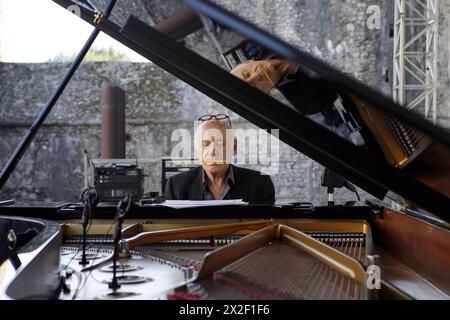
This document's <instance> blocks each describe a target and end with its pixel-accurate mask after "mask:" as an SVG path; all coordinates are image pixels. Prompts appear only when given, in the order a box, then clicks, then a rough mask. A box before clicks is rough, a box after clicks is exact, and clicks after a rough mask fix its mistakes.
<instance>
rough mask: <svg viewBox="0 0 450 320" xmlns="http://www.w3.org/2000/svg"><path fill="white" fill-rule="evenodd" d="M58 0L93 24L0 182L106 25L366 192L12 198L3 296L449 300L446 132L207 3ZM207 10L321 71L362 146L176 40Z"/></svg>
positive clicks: (0, 249) (4, 208)
mask: <svg viewBox="0 0 450 320" xmlns="http://www.w3.org/2000/svg"><path fill="white" fill-rule="evenodd" d="M53 1H54V2H55V3H57V4H59V5H60V6H62V7H63V8H70V9H71V10H73V8H74V7H73V6H77V8H79V13H80V18H81V19H83V20H85V21H86V22H87V23H90V24H91V25H93V26H94V27H95V31H94V32H93V34H92V35H91V38H90V39H89V41H88V43H87V44H86V45H85V47H84V48H83V49H82V51H81V52H80V54H79V56H78V57H77V58H76V59H75V61H74V63H73V64H72V65H71V67H70V68H69V70H68V72H67V73H66V75H65V78H64V79H63V81H62V82H61V84H60V86H59V88H58V90H57V91H56V92H55V95H54V96H52V97H51V98H50V100H49V102H48V104H47V105H46V107H45V109H44V110H43V111H42V112H41V114H40V115H39V116H38V118H37V119H36V121H35V123H34V125H33V127H32V128H31V129H30V130H29V132H28V133H27V135H26V136H25V137H24V139H23V140H22V142H21V144H20V145H19V146H18V148H17V150H16V152H15V153H14V154H13V155H12V156H11V158H10V160H9V161H8V162H7V163H6V164H5V165H4V167H3V169H2V173H1V176H0V182H1V183H0V187H2V186H3V185H4V184H5V182H6V180H7V179H8V177H9V176H10V174H11V173H12V171H13V170H14V168H15V166H16V165H17V163H18V162H19V160H20V158H21V156H22V155H23V153H24V152H25V151H26V148H27V146H28V145H29V144H30V143H31V141H32V139H33V137H34V135H35V134H36V132H37V130H38V129H39V126H40V125H41V124H42V122H43V121H44V120H45V117H46V115H47V114H48V113H49V112H50V111H51V108H52V107H53V106H54V104H55V103H56V100H57V99H58V97H59V95H60V94H61V92H62V91H63V90H64V87H65V85H66V84H67V82H69V81H70V78H71V76H72V75H73V74H74V72H75V71H76V68H77V67H78V65H79V63H80V62H81V60H82V59H83V57H84V55H85V54H86V52H87V50H88V49H89V46H90V45H91V44H92V42H93V41H94V40H95V37H96V36H97V35H98V33H99V32H103V33H105V34H107V35H109V36H111V37H112V38H114V39H116V40H117V41H119V42H121V43H122V44H124V45H126V46H127V47H129V48H131V49H132V50H134V51H136V52H137V53H139V54H140V55H142V56H143V57H145V58H147V59H149V60H150V61H152V62H153V63H155V64H156V65H158V66H159V67H161V68H163V69H164V70H166V71H168V72H169V73H171V74H173V75H174V76H176V77H177V78H179V79H181V80H183V81H184V82H186V83H188V84H189V85H191V86H192V87H194V88H196V89H197V90H199V91H201V92H203V93H204V94H206V95H207V96H209V97H211V98H212V99H214V100H216V101H217V102H218V103H220V104H222V105H223V106H225V107H227V108H229V109H230V110H232V111H233V112H235V113H237V114H238V115H240V116H242V117H243V118H245V119H247V120H248V121H250V122H251V123H253V124H255V125H257V126H258V127H260V128H262V129H273V128H276V129H279V139H280V140H281V141H283V142H285V143H286V144H288V145H289V146H291V147H292V148H294V149H295V150H298V151H299V152H301V153H303V154H305V155H307V156H308V157H310V158H311V159H313V160H315V161H317V162H318V163H320V164H322V165H323V166H325V167H326V168H329V169H330V170H332V171H333V172H335V173H337V174H339V175H340V176H342V177H344V178H345V179H347V180H348V181H350V182H351V183H353V184H355V185H357V186H358V187H360V188H361V189H363V190H365V191H367V193H368V194H370V195H372V196H371V197H367V199H364V200H365V201H364V202H358V203H356V204H350V205H328V206H320V205H315V204H305V203H290V204H276V205H275V206H262V205H241V206H216V207H196V208H183V209H174V208H171V207H166V206H163V205H145V204H142V203H139V202H133V201H131V199H124V200H122V201H121V202H120V203H119V204H118V205H110V206H108V205H103V206H102V205H96V204H95V203H91V202H89V199H87V201H85V202H83V203H69V202H68V203H64V204H62V203H60V204H53V203H34V204H26V205H24V204H15V203H3V204H2V205H1V206H0V228H1V229H0V253H1V255H0V299H125V300H126V299H154V300H203V299H206V300H216V299H217V300H222V299H226V300H227V299H232V300H236V299H263V300H278V299H283V300H285V299H289V300H291V299H292V300H295V299H332V300H346V299H352V300H366V299H449V297H450V273H449V272H448V270H449V269H450V225H449V221H450V151H449V150H450V149H449V147H450V134H449V132H448V131H445V130H443V129H442V128H439V127H437V126H435V125H433V124H432V123H429V122H428V121H426V120H424V119H422V118H421V117H420V116H418V115H417V114H414V113H412V112H410V111H408V110H406V109H404V108H402V107H401V106H399V105H397V104H396V103H394V102H393V101H392V100H391V99H390V98H388V97H386V96H384V95H382V94H380V93H378V92H377V91H375V90H373V89H371V88H369V87H367V86H365V85H364V84H362V83H361V82H359V81H357V80H355V79H353V78H351V77H349V76H348V75H346V74H344V73H342V72H340V71H338V70H336V69H335V68H332V67H330V66H329V65H327V64H325V63H324V62H322V61H320V60H318V59H317V58H315V57H313V56H311V55H309V54H307V53H305V52H303V51H301V50H299V49H298V48H296V47H294V46H292V45H290V44H288V43H286V42H283V41H281V40H280V39H278V38H277V37H274V36H273V35H271V34H268V33H267V32H265V31H262V30H260V29H259V28H257V27H256V26H254V25H253V24H251V23H249V22H247V21H245V20H244V19H242V18H240V17H238V16H236V15H234V14H232V13H230V12H228V11H226V10H225V9H223V8H221V7H219V6H217V5H215V4H213V3H210V2H208V1H204V0H185V1H184V2H185V5H186V7H187V10H188V11H184V12H183V16H184V18H186V19H184V20H183V19H181V21H184V25H183V23H181V24H182V27H181V28H180V25H177V24H173V23H172V24H170V23H166V24H165V25H164V26H163V27H161V26H151V25H148V24H147V23H145V22H143V21H141V20H140V19H139V18H137V17H135V16H133V15H131V14H130V15H129V16H127V17H126V19H118V20H116V19H112V18H111V12H113V8H114V5H115V4H116V1H113V0H110V1H108V3H107V5H106V6H105V8H104V9H101V10H99V9H98V8H95V7H93V6H92V5H91V4H92V1H75V0H53ZM94 2H95V1H94ZM186 12H188V13H187V14H186ZM200 16H201V17H202V18H207V19H210V21H213V22H214V23H215V24H217V25H220V26H221V27H223V28H227V29H228V30H232V31H234V32H236V33H238V34H240V36H242V37H243V38H246V39H251V40H253V41H255V42H256V43H259V44H264V46H265V47H266V48H268V49H270V50H271V51H273V52H276V53H277V54H279V55H280V56H282V57H284V58H286V59H289V60H290V61H293V62H296V63H299V64H301V65H302V66H303V67H305V68H308V69H309V70H311V71H312V72H314V74H315V75H316V76H317V75H318V76H319V77H320V79H321V81H323V82H324V83H326V84H327V86H328V87H331V88H333V89H334V90H335V91H336V92H338V93H339V95H340V96H341V97H343V98H344V101H345V103H344V106H345V108H346V109H347V111H349V112H352V114H353V115H354V116H355V118H356V120H357V122H358V124H359V126H360V134H361V136H362V137H363V139H364V142H365V143H364V144H363V145H356V144H354V143H351V142H350V141H348V140H346V139H344V138H342V137H340V136H338V135H336V134H335V133H333V132H332V131H330V130H328V129H327V128H326V127H324V126H322V125H320V124H318V123H316V122H315V121H313V120H311V119H310V118H308V117H306V116H304V115H303V114H301V113H300V112H298V111H296V110H295V109H293V108H292V107H291V106H289V105H287V104H286V103H285V102H283V101H281V100H279V99H276V98H274V97H272V96H269V95H266V94H264V93H263V92H260V91H259V90H257V89H256V88H254V87H252V86H250V85H248V84H247V83H245V82H243V81H241V80H239V79H238V78H236V77H234V76H233V75H231V74H230V73H229V71H228V70H226V69H225V68H224V66H219V64H218V63H217V61H215V62H213V61H209V60H208V59H206V58H204V57H202V56H201V55H199V54H198V53H196V52H195V51H194V50H191V49H188V48H186V47H185V46H183V44H182V43H180V42H179V41H177V40H179V39H180V38H182V37H183V36H185V35H186V34H187V33H189V30H190V29H192V28H194V25H195V24H198V23H199V21H201V20H200V19H199V17H200ZM122 18H123V17H122ZM186 30H187V31H186ZM190 31H192V30H190ZM193 120H195V119H193ZM86 210H88V211H86ZM86 212H88V213H89V215H86ZM82 217H83V219H84V226H85V227H86V225H87V230H86V228H83V224H82V223H80V219H81V218H82ZM86 219H88V220H86ZM83 229H85V231H86V233H84V230H83ZM83 253H84V255H83ZM83 259H85V260H87V262H86V261H85V263H80V262H82V260H83ZM113 274H114V275H115V276H113Z"/></svg>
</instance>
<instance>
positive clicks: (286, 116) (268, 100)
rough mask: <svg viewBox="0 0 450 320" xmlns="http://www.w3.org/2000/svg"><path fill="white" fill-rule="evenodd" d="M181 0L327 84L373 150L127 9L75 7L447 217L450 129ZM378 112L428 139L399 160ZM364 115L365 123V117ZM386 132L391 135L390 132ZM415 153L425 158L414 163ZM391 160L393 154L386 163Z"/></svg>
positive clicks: (371, 181) (333, 161)
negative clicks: (108, 11) (121, 15)
mask: <svg viewBox="0 0 450 320" xmlns="http://www.w3.org/2000/svg"><path fill="white" fill-rule="evenodd" d="M53 1H54V2H56V3H58V4H60V5H61V6H63V7H64V8H68V7H69V6H70V5H73V4H74V3H75V2H73V1H70V0H53ZM119 1H120V0H119ZM184 2H185V3H186V4H187V5H188V6H190V7H191V8H193V9H194V10H196V11H198V12H199V13H200V14H201V15H204V16H208V17H210V18H211V19H212V20H213V21H215V22H216V23H218V24H220V25H223V26H225V27H227V28H229V29H231V30H236V31H237V32H238V33H240V34H241V35H243V36H244V37H246V38H248V39H252V40H254V41H255V42H257V43H262V44H264V46H265V47H266V48H268V49H270V50H272V51H274V52H278V53H279V54H280V55H281V56H283V57H286V58H287V59H289V60H291V61H294V62H297V63H300V64H301V65H303V66H305V67H307V68H309V69H311V70H313V71H314V72H315V73H317V74H319V75H320V77H321V79H323V80H324V81H326V82H327V83H328V84H329V85H331V86H333V87H334V88H336V89H337V90H338V91H339V92H340V93H344V94H346V95H347V96H348V97H350V98H351V101H352V102H353V104H354V106H355V108H357V110H358V111H359V113H360V118H361V119H362V120H364V121H363V122H364V123H365V125H366V130H367V132H368V133H369V134H368V136H369V137H370V138H371V139H372V140H373V141H376V142H377V144H378V150H377V151H373V150H371V149H370V148H369V150H370V151H369V150H367V149H366V148H362V147H358V146H356V145H354V144H352V143H350V142H348V141H347V140H345V139H343V138H341V137H339V136H337V135H335V134H334V133H332V132H331V131H329V130H327V129H326V128H324V127H322V126H320V125H319V124H317V123H315V122H314V121H312V120H310V119H308V118H307V117H305V116H303V115H301V114H300V113H299V112H297V111H295V110H293V109H292V108H291V107H289V106H287V105H286V104H284V103H282V102H280V101H278V100H276V99H274V98H272V97H271V96H268V95H266V94H264V93H262V92H260V91H259V90H257V89H255V88H253V87H251V86H250V85H248V84H246V83H244V82H243V81H241V80H239V79H238V78H236V77H234V76H233V75H231V74H229V73H228V72H227V71H225V70H224V69H222V68H221V67H219V66H217V65H216V64H214V63H212V62H210V61H208V60H207V59H205V58H203V57H201V56H200V55H198V54H197V53H195V52H193V51H192V50H189V49H187V48H185V47H183V46H182V45H181V44H179V43H177V42H176V41H175V40H173V39H172V38H170V37H169V36H167V35H165V34H163V33H161V32H159V31H157V30H155V29H154V28H152V27H150V26H149V25H147V24H146V23H144V22H142V21H140V20H139V19H137V18H135V17H134V16H130V17H128V20H127V21H126V23H124V24H123V25H118V24H116V23H115V22H113V21H112V19H105V20H103V21H101V22H100V23H95V22H94V18H95V17H94V16H95V14H94V13H93V12H92V11H90V10H87V9H85V8H83V7H81V8H80V9H81V18H82V19H84V20H85V21H87V22H88V23H90V24H92V25H94V26H95V27H96V28H98V29H100V30H101V31H102V32H104V33H106V34H108V35H109V36H111V37H112V38H114V39H116V40H117V41H119V42H121V43H122V44H124V45H126V46H127V47H129V48H130V49H132V50H134V51H136V52H137V53H139V54H140V55H142V56H144V57H146V58H147V59H149V60H150V61H152V62H153V63H155V64H156V65H158V66H160V67H161V68H163V69H165V70H166V71H168V72H169V73H171V74H173V75H174V76H176V77H178V78H179V79H181V80H183V81H184V82H186V83H188V84H189V85H191V86H193V87H194V88H196V89H197V90H199V91H201V92H203V93H204V94H206V95H208V96H209V97H211V98H212V99H214V100H216V101H217V102H219V103H221V104H222V105H223V106H225V107H227V108H229V109H230V110H232V111H233V112H235V113H237V114H239V115H240V116H242V117H243V118H245V119H247V120H249V121H250V122H252V123H254V124H255V125H257V126H259V127H260V128H263V129H279V138H280V140H282V141H283V142H285V143H287V144H288V145H290V146H291V147H293V148H294V149H296V150H298V151H300V152H301V153H303V154H305V155H306V156H308V157H310V158H311V159H314V160H315V161H317V162H318V163H320V164H322V165H324V166H325V167H328V168H330V169H331V170H333V171H335V172H336V173H338V174H340V175H341V176H343V177H345V178H346V179H348V180H349V181H351V182H352V183H354V184H356V185H358V186H359V187H361V188H362V189H364V190H366V191H367V192H369V193H371V194H372V195H374V196H375V197H377V198H380V199H383V198H384V197H385V196H386V194H387V192H388V191H391V192H393V193H395V194H397V195H399V196H401V197H402V198H403V199H406V200H407V201H408V202H410V203H411V204H414V205H415V206H417V207H418V208H421V209H424V210H427V211H429V212H431V213H433V214H434V215H436V216H438V217H440V218H442V219H444V220H446V221H447V222H450V190H449V184H450V183H449V181H450V173H449V172H450V156H449V155H450V151H449V148H450V134H449V133H448V132H445V131H444V130H442V129H441V128H439V127H437V126H435V125H433V124H431V123H430V122H428V121H426V120H424V119H422V118H421V117H420V116H418V115H416V114H414V113H412V112H409V111H407V110H406V109H404V108H402V107H400V106H399V105H397V104H396V103H394V102H393V101H392V100H391V99H389V98H387V97H385V96H383V95H381V94H380V93H378V92H376V91H374V90H372V89H370V88H368V87H367V86H365V85H363V84H362V83H360V82H358V81H356V80H354V79H352V78H350V77H349V76H348V75H345V74H344V73H342V72H340V71H338V70H336V69H335V68H332V67H330V66H328V65H327V64H325V63H323V62H322V61H320V60H318V59H317V58H314V57H313V56H311V55H309V54H307V53H305V52H302V51H300V50H298V49H297V48H295V47H293V46H291V45H289V44H287V43H285V42H283V41H281V40H279V39H277V38H276V37H274V36H272V35H270V34H268V33H267V32H264V31H262V30H260V29H258V28H257V27H256V26H254V25H252V24H250V23H248V22H246V21H244V20H243V19H241V18H239V17H237V16H235V15H234V14H231V13H229V12H227V11H226V10H224V9H222V8H220V7H218V6H216V5H214V4H211V3H209V2H207V1H203V0H185V1H184ZM113 16H114V13H113ZM256 106H257V107H256ZM380 117H381V118H382V119H385V120H386V118H389V119H390V120H392V121H391V122H389V121H387V122H386V123H384V126H386V125H388V126H391V129H392V132H393V133H395V132H394V131H395V130H394V128H392V125H395V123H394V124H393V122H396V121H398V122H399V123H400V124H401V125H402V126H408V127H410V128H413V130H414V131H417V132H419V134H420V136H426V137H427V141H429V144H430V143H431V146H429V147H428V148H426V149H425V152H423V154H421V155H420V156H419V157H417V158H416V159H415V160H414V161H411V163H410V164H409V163H408V165H407V166H405V165H404V163H403V162H402V161H403V160H401V159H400V160H398V159H395V158H396V155H395V150H387V149H389V148H390V147H389V145H387V144H388V143H386V142H383V141H382V140H383V139H385V134H383V133H379V132H375V131H374V130H375V129H376V127H379V123H377V122H376V121H375V120H376V119H377V118H380ZM378 120H379V119H378ZM385 120H383V121H385ZM371 121H373V123H370V122H371ZM365 138H366V137H365ZM388 138H389V139H392V134H390V135H389V137H388ZM378 139H381V140H378ZM369 140H370V139H369ZM367 142H368V141H366V143H367ZM383 143H384V145H383ZM398 144H400V143H398ZM399 147H401V145H400V146H399V145H397V149H398V148H399ZM393 149H395V148H393ZM386 150H387V151H386ZM403 151H404V149H403ZM422 151H423V150H422ZM389 152H390V153H391V154H390V155H389ZM436 154H439V157H436ZM383 155H384V156H383ZM418 159H425V160H423V163H421V164H420V165H417V164H416V162H418V161H419V160H418ZM430 159H431V160H430ZM433 159H434V160H436V159H438V160H439V161H438V162H439V163H438V164H437V165H436V166H435V165H434V164H433V165H431V166H430V165H429V163H430V161H431V162H433V161H434V160H433ZM395 161H398V162H397V164H395V165H394V163H395ZM404 162H408V160H405V161H404ZM402 163H403V164H402ZM411 168H412V169H411Z"/></svg>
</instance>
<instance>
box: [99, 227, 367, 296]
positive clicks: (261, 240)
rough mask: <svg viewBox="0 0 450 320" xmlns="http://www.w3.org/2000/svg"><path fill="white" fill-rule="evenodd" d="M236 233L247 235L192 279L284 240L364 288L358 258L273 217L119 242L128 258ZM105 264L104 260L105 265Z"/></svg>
mask: <svg viewBox="0 0 450 320" xmlns="http://www.w3.org/2000/svg"><path fill="white" fill-rule="evenodd" d="M291 224H292V226H295V227H297V228H302V227H303V228H305V229H308V230H317V229H318V228H319V224H318V222H317V221H314V220H311V221H298V222H296V223H295V222H291ZM162 227H167V226H162ZM349 227H350V230H349ZM142 228H143V225H140V224H135V225H131V226H129V227H127V228H126V229H124V232H127V230H128V232H129V231H131V230H133V231H137V230H142ZM319 229H324V231H325V230H329V231H347V232H348V231H360V232H361V231H362V232H364V234H367V233H368V232H369V231H370V228H369V225H368V224H367V223H366V222H365V221H354V222H351V221H350V222H349V221H345V222H337V221H329V222H328V223H327V222H323V223H320V228H319ZM233 233H234V234H236V233H239V234H248V235H247V236H245V237H243V238H242V239H240V240H237V241H236V242H233V243H230V244H228V245H225V246H223V247H220V248H218V249H215V250H213V251H211V252H209V253H207V254H206V255H205V258H204V260H203V262H202V265H201V268H200V270H199V272H198V274H197V276H196V277H195V278H194V279H193V280H192V281H191V282H198V281H201V280H204V279H207V278H209V277H212V276H213V274H214V272H216V271H218V270H220V269H222V268H224V267H226V266H227V265H230V264H231V263H233V262H235V261H237V260H239V259H240V258H243V257H245V256H246V255H248V254H250V253H252V252H254V251H255V250H258V249H260V248H262V247H264V246H266V245H267V244H269V243H270V242H272V241H275V240H282V241H285V242H287V243H289V244H291V245H293V246H294V247H295V248H297V249H299V250H302V251H304V252H306V253H307V254H309V255H311V256H313V257H314V258H315V259H318V260H319V261H320V262H322V263H324V264H326V265H327V266H329V267H331V268H332V269H334V270H336V271H337V272H338V273H339V274H341V275H343V276H345V277H348V278H350V279H353V280H355V281H357V282H359V283H360V284H362V285H363V287H365V284H366V281H367V274H366V272H365V270H364V268H363V266H362V264H361V263H360V262H358V261H357V260H356V259H354V258H352V257H350V256H348V255H346V254H344V253H342V252H341V251H339V250H337V249H335V248H332V247H331V246H328V245H326V244H324V243H322V242H320V241H319V240H316V239H314V238H313V237H311V236H308V235H306V234H305V233H303V232H301V231H299V230H296V229H294V228H293V227H290V226H287V225H284V224H280V223H276V222H275V221H273V220H266V221H253V222H239V223H229V224H222V225H207V226H195V227H188V228H177V229H173V228H172V229H169V230H154V231H148V232H142V233H139V234H137V235H135V236H133V237H131V238H128V239H122V240H121V241H120V247H121V249H122V250H123V251H122V253H121V255H122V256H123V257H128V256H129V255H130V250H131V249H132V248H135V247H137V246H143V245H148V244H152V243H158V242H162V241H168V240H179V239H186V238H198V237H208V236H217V235H227V234H233ZM103 263H104V261H103V262H102V264H103ZM368 296H369V294H368V290H364V292H363V297H364V298H365V299H366V298H368Z"/></svg>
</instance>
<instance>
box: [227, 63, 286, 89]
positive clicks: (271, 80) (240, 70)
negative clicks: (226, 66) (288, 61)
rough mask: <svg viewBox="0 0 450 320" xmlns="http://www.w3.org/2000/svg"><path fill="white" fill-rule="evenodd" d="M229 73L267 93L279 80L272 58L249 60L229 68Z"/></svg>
mask: <svg viewBox="0 0 450 320" xmlns="http://www.w3.org/2000/svg"><path fill="white" fill-rule="evenodd" d="M231 74H233V75H234V76H236V77H238V78H239V79H241V80H243V81H245V82H247V83H248V84H249V85H251V86H252V87H255V88H257V89H259V90H261V91H263V92H265V93H267V94H269V93H270V90H271V89H272V88H273V87H274V84H275V83H278V81H279V80H280V75H279V74H278V71H277V68H276V64H275V61H274V60H261V61H254V60H249V61H247V62H244V63H242V64H240V65H238V66H237V67H236V68H234V69H233V70H231Z"/></svg>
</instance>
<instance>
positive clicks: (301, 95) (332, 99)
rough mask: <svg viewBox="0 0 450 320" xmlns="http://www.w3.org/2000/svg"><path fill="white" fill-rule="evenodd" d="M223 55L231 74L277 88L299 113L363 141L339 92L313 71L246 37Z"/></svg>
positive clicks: (265, 89)
mask: <svg viewBox="0 0 450 320" xmlns="http://www.w3.org/2000/svg"><path fill="white" fill-rule="evenodd" d="M224 56H225V58H227V59H229V58H230V57H231V56H232V57H233V59H232V61H236V63H235V66H234V68H233V69H232V70H231V73H232V74H233V75H234V76H236V77H238V78H239V79H241V80H243V81H245V82H246V83H248V84H249V85H251V86H253V87H255V88H257V89H259V90H261V91H263V92H265V93H267V94H270V93H271V91H272V89H273V88H276V89H277V90H278V91H279V92H280V93H281V94H282V95H283V96H284V97H285V98H286V100H288V101H289V103H290V104H291V105H292V106H293V107H294V108H295V109H296V110H297V111H298V112H299V113H301V114H303V115H305V116H308V117H309V118H311V119H312V120H313V121H315V122H317V123H319V124H320V125H323V126H324V127H326V128H327V129H329V130H331V131H333V132H335V133H336V134H337V135H339V136H341V137H343V138H345V139H347V140H350V141H351V142H353V143H354V144H357V145H361V144H363V143H364V142H363V139H362V137H361V136H360V134H359V132H358V130H359V125H358V123H357V122H356V120H355V118H354V117H353V115H351V114H349V112H348V110H346V108H345V107H344V106H343V104H342V99H341V98H340V96H339V95H338V94H337V92H336V91H335V90H334V88H332V87H331V86H330V85H329V84H328V83H327V82H326V81H324V80H323V79H321V77H320V75H318V74H317V73H315V72H314V71H312V70H310V69H309V68H306V67H305V66H302V65H300V64H298V63H294V62H292V61H289V60H287V59H285V58H283V57H281V56H279V55H278V54H276V53H274V52H271V51H269V50H268V49H266V48H264V47H263V46H261V45H259V44H256V43H255V42H253V41H249V40H246V41H243V42H241V43H240V44H239V45H237V46H236V47H235V48H233V49H231V50H229V51H228V52H226V53H225V54H224ZM230 64H231V63H230ZM236 64H237V65H236Z"/></svg>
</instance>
